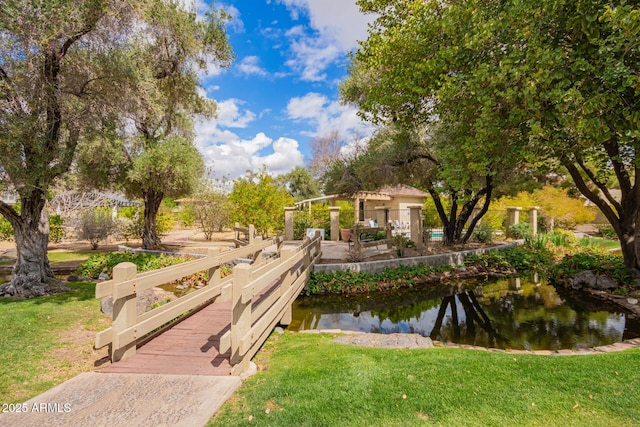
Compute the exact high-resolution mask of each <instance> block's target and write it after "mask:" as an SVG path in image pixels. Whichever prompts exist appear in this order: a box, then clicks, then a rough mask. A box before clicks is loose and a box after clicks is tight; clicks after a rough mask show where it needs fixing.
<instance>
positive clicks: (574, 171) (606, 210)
mask: <svg viewBox="0 0 640 427" xmlns="http://www.w3.org/2000/svg"><path fill="white" fill-rule="evenodd" d="M560 162H561V163H562V165H563V166H564V167H565V168H567V170H568V171H569V174H570V175H571V177H572V178H573V182H575V184H576V186H577V187H578V190H580V192H581V193H582V194H583V195H584V196H585V197H586V198H587V199H589V200H591V201H592V202H593V204H595V205H596V206H597V207H598V208H599V209H600V211H601V212H602V214H603V215H604V216H605V217H606V218H607V220H608V221H609V223H610V224H611V225H612V226H613V228H614V230H615V231H616V234H617V235H618V236H619V237H620V236H622V234H621V233H622V230H621V229H620V217H619V215H618V213H619V211H617V212H614V210H613V209H612V208H611V206H610V205H609V204H608V203H607V202H605V200H603V199H602V198H601V197H600V196H598V195H597V194H596V193H594V192H593V191H591V189H590V188H589V186H588V185H587V183H586V182H585V181H584V178H583V177H582V175H581V174H580V171H579V170H578V168H577V167H576V165H575V164H573V162H571V161H570V160H569V159H567V158H566V157H563V158H561V159H560Z"/></svg>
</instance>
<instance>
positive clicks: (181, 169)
mask: <svg viewBox="0 0 640 427" xmlns="http://www.w3.org/2000/svg"><path fill="white" fill-rule="evenodd" d="M145 12H146V13H145V20H144V26H143V28H142V29H143V31H142V32H141V33H140V34H139V39H138V43H137V44H136V46H135V48H134V49H133V50H132V56H133V57H134V58H135V62H134V68H133V76H134V79H135V80H134V81H133V82H132V85H131V86H130V88H129V90H128V91H127V92H126V93H125V94H123V95H122V99H123V102H125V103H126V105H127V107H126V113H125V115H124V116H118V117H117V120H118V121H119V122H118V125H117V126H115V129H114V130H113V136H114V138H105V135H108V133H106V132H105V133H103V134H102V135H101V136H100V137H99V138H97V139H96V140H95V141H93V143H92V144H91V145H88V146H87V149H86V150H84V151H83V156H82V162H81V164H82V166H83V170H84V172H85V176H87V177H89V178H90V181H91V182H92V183H94V184H95V183H98V182H101V183H102V184H103V185H105V184H110V183H113V182H114V181H115V183H116V184H119V185H121V186H122V187H123V188H124V190H125V192H126V193H127V194H128V195H130V196H131V197H141V198H142V199H143V201H144V230H143V237H142V247H143V248H147V249H149V248H154V247H157V246H159V245H160V243H161V242H160V236H159V235H158V233H157V230H156V216H157V213H158V209H159V208H160V203H161V202H162V199H163V197H165V196H171V197H177V196H181V195H185V194H188V193H189V192H190V191H191V190H192V189H193V188H194V187H195V185H196V184H197V180H198V178H199V176H200V175H201V173H202V170H203V166H202V159H200V158H198V157H199V156H198V152H197V150H196V148H195V146H194V145H193V142H192V141H193V138H194V132H193V123H192V122H193V116H194V115H199V116H203V117H209V116H213V115H214V114H215V111H216V108H215V107H216V106H215V103H214V102H213V101H211V100H209V99H208V98H206V96H204V95H202V93H201V91H200V87H199V84H198V77H199V73H201V72H203V71H204V70H205V69H206V68H207V67H208V66H211V65H212V64H215V65H218V66H228V65H230V63H231V61H232V59H233V51H232V49H231V46H230V45H229V43H228V40H227V35H226V32H225V29H224V25H225V23H226V21H227V19H228V18H229V16H228V15H227V14H226V12H224V11H223V10H221V9H216V8H215V7H214V6H212V7H211V8H210V10H209V11H208V12H207V14H206V15H205V16H204V17H199V16H198V15H197V14H196V12H195V11H193V10H188V9H185V7H184V4H183V2H181V1H177V0H164V1H156V2H151V3H150V7H149V8H148V9H147V10H145ZM113 139H119V140H120V142H119V145H118V148H117V152H114V150H113V148H111V147H112V143H113ZM97 147H102V148H98V149H97ZM104 150H110V152H111V154H112V155H111V156H109V161H105V159H104V158H103V156H98V157H96V155H95V153H96V152H104ZM114 172H116V173H115V174H114ZM114 175H115V176H114Z"/></svg>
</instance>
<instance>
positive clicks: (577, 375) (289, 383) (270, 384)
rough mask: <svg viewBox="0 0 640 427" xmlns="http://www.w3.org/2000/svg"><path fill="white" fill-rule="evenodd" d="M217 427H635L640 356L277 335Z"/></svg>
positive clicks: (216, 420)
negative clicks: (396, 345) (406, 346)
mask: <svg viewBox="0 0 640 427" xmlns="http://www.w3.org/2000/svg"><path fill="white" fill-rule="evenodd" d="M256 360H257V363H258V365H259V366H260V367H262V369H264V370H263V371H261V372H259V373H257V374H255V375H254V376H252V377H250V378H249V379H248V380H247V381H246V382H245V383H244V385H243V386H242V387H241V388H240V389H239V390H238V391H237V392H236V394H235V395H234V397H232V399H231V400H230V401H228V402H227V403H226V404H225V405H224V406H223V408H222V410H221V411H220V412H219V414H218V415H217V416H216V417H215V418H214V419H213V420H212V422H211V423H210V424H209V426H210V427H211V426H239V425H269V426H294V425H295V426H302V425H304V426H420V425H431V424H433V425H442V426H489V425H490V426H509V427H511V426H514V425H517V426H565V425H566V426H569V425H571V426H633V425H639V423H640V376H639V375H638V370H639V369H640V351H639V350H638V349H635V350H630V351H626V352H621V353H612V354H602V355H593V356H567V357H560V356H535V355H511V354H508V353H493V352H481V351H473V350H461V349H452V348H435V349H427V350H403V349H398V350H393V349H391V350H389V349H373V348H364V347H354V346H347V345H341V344H336V343H333V342H332V336H330V335H321V336H318V335H310V334H293V333H286V334H284V335H282V336H277V335H276V336H272V337H271V338H270V339H269V341H268V342H267V343H266V344H265V347H264V348H263V350H261V352H260V353H259V355H258V357H257V359H256Z"/></svg>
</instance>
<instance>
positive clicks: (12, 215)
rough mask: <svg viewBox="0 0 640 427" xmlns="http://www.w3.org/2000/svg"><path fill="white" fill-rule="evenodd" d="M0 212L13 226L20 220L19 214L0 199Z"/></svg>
mask: <svg viewBox="0 0 640 427" xmlns="http://www.w3.org/2000/svg"><path fill="white" fill-rule="evenodd" d="M0 214H1V215H2V216H4V217H5V218H6V219H7V221H9V223H10V224H11V225H12V226H13V227H14V228H15V227H16V225H17V224H18V223H19V221H20V215H18V214H17V213H16V211H14V210H13V208H12V207H11V206H9V205H8V204H7V203H5V202H3V201H2V200H0Z"/></svg>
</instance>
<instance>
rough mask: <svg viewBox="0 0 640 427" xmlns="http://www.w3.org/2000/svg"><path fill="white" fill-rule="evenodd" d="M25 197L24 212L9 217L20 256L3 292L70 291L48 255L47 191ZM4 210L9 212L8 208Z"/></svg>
mask: <svg viewBox="0 0 640 427" xmlns="http://www.w3.org/2000/svg"><path fill="white" fill-rule="evenodd" d="M21 200H22V202H21V214H20V215H19V216H18V215H9V217H8V218H7V219H8V220H9V222H10V223H11V225H12V226H13V232H14V237H15V240H16V249H17V259H16V263H15V265H14V267H13V279H12V280H11V282H9V283H7V284H5V285H2V286H0V295H1V294H5V295H6V294H8V295H11V296H15V297H18V298H31V297H36V296H42V295H49V294H52V293H56V292H65V291H69V290H70V289H69V287H67V286H66V284H64V283H63V282H61V281H59V280H56V279H55V277H54V275H53V272H52V271H51V267H50V265H49V259H48V258H47V246H48V243H49V216H48V215H47V211H46V210H45V208H44V204H45V202H44V195H43V194H40V193H39V192H35V193H32V194H31V195H30V197H29V198H26V199H21ZM2 212H3V214H4V213H5V211H4V209H3V210H2ZM5 216H7V215H5Z"/></svg>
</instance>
